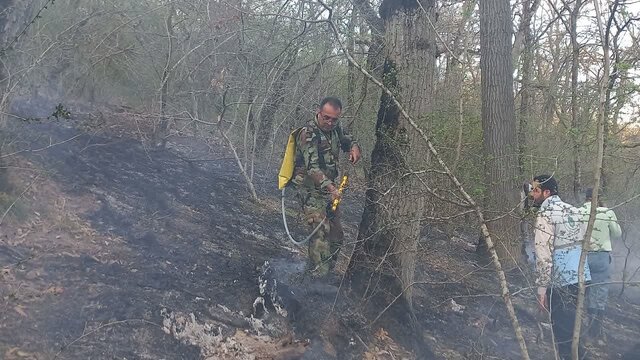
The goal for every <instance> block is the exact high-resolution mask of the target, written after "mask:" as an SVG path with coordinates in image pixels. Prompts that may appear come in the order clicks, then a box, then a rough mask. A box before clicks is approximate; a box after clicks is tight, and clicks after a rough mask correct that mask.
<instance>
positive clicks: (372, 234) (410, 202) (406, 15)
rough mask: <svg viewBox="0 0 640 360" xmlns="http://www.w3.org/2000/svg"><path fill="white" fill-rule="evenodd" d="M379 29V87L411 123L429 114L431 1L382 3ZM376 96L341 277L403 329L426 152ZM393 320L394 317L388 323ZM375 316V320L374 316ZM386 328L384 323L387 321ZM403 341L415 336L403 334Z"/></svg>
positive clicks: (408, 315)
mask: <svg viewBox="0 0 640 360" xmlns="http://www.w3.org/2000/svg"><path fill="white" fill-rule="evenodd" d="M380 15H381V17H382V19H383V21H384V29H385V33H384V34H385V35H384V37H385V65H384V74H383V79H384V80H383V81H384V83H385V85H386V86H387V87H388V88H389V89H390V90H391V91H392V92H393V93H394V95H395V96H396V97H397V98H398V99H399V100H400V101H401V102H402V103H403V104H405V105H406V109H407V111H408V112H409V114H410V115H412V116H414V117H415V118H421V117H422V118H423V117H424V115H426V114H428V113H429V112H431V111H432V108H433V104H432V102H433V89H434V80H435V59H436V42H435V33H434V30H433V27H432V26H431V24H430V22H432V23H433V22H435V10H434V1H433V0H421V1H419V2H413V1H402V0H385V1H383V3H382V5H381V7H380ZM419 137H420V136H419V134H418V132H417V131H416V130H415V129H414V128H413V127H411V125H410V124H409V122H408V121H407V119H405V118H404V117H403V116H402V115H401V114H400V112H399V110H398V108H397V107H396V106H395V105H394V103H393V101H392V100H391V98H390V97H389V96H388V95H387V94H386V93H383V95H382V97H381V100H380V107H379V110H378V118H377V123H376V143H375V146H374V149H373V152H372V155H371V171H370V178H369V184H368V188H369V190H368V191H367V193H366V204H365V209H364V213H363V216H362V220H361V223H360V227H359V232H358V243H357V245H356V248H355V251H354V255H353V257H352V259H351V263H350V264H349V269H348V274H347V275H348V277H349V279H350V280H351V288H352V290H353V292H354V293H355V294H357V295H359V296H362V299H363V300H364V302H363V304H364V305H365V309H367V310H369V311H375V312H379V311H380V310H381V309H384V308H385V307H386V306H387V305H389V304H391V303H394V305H393V306H392V307H391V308H390V309H389V315H390V316H389V317H387V318H386V319H385V320H386V321H385V323H387V326H388V324H389V323H388V321H396V322H398V323H400V325H401V326H404V327H405V328H406V326H407V324H412V325H416V322H415V316H413V308H412V303H411V299H412V292H413V291H412V284H413V281H414V271H415V263H416V251H417V243H418V239H419V235H420V228H421V226H420V220H419V219H420V218H421V217H422V215H423V212H424V197H423V195H422V194H421V192H422V190H421V180H422V179H419V176H421V175H419V174H417V172H418V171H419V170H421V169H423V168H424V166H425V160H424V159H425V153H426V149H425V148H424V145H423V144H422V143H421V141H420V140H419ZM391 314H393V315H391ZM374 315H377V313H374ZM392 318H393V320H390V319H392ZM409 333H410V335H411V336H410V337H409V338H411V337H414V336H413V335H416V336H415V337H420V336H421V335H420V333H416V332H415V331H409Z"/></svg>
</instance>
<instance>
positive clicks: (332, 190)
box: [327, 184, 340, 203]
mask: <svg viewBox="0 0 640 360" xmlns="http://www.w3.org/2000/svg"><path fill="white" fill-rule="evenodd" d="M327 192H328V193H329V194H330V195H331V202H332V203H333V201H334V200H335V199H339V198H340V193H339V192H338V188H337V187H336V186H335V185H333V184H331V185H329V186H327Z"/></svg>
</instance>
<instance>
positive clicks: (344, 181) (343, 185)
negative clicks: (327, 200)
mask: <svg viewBox="0 0 640 360" xmlns="http://www.w3.org/2000/svg"><path fill="white" fill-rule="evenodd" d="M348 180H349V178H348V177H347V175H344V176H343V177H342V181H340V186H339V187H338V194H339V195H340V196H339V197H338V198H337V199H334V200H333V203H332V204H331V210H333V211H336V209H337V208H338V205H340V201H341V200H342V193H343V192H344V189H345V188H346V187H347V182H348Z"/></svg>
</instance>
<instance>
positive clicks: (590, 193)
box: [584, 188, 593, 200]
mask: <svg viewBox="0 0 640 360" xmlns="http://www.w3.org/2000/svg"><path fill="white" fill-rule="evenodd" d="M584 198H585V199H587V200H591V199H593V188H588V189H587V190H585V191H584Z"/></svg>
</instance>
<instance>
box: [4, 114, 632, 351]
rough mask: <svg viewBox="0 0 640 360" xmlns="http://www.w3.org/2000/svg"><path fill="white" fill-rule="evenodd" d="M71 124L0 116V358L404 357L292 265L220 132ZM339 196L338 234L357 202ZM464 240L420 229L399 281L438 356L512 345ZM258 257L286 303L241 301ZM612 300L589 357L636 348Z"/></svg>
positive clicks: (519, 300) (264, 179)
mask: <svg viewBox="0 0 640 360" xmlns="http://www.w3.org/2000/svg"><path fill="white" fill-rule="evenodd" d="M76 125H77V124H75V123H74V122H53V121H50V122H49V121H45V122H36V123H21V124H18V125H16V126H13V127H12V129H11V136H12V137H13V138H14V139H15V143H14V144H13V146H12V148H13V151H15V152H19V154H16V155H15V156H14V157H13V160H10V161H12V166H14V167H15V171H13V173H14V175H13V176H14V177H15V179H14V180H15V181H14V182H15V183H16V187H17V189H16V191H17V194H20V193H21V192H22V191H23V190H24V192H23V196H22V197H20V198H19V199H18V201H16V205H15V206H14V208H15V209H12V211H11V212H10V213H11V214H16V215H12V216H11V218H7V219H4V220H5V222H4V223H3V225H2V228H0V231H1V232H2V241H1V242H0V262H1V264H2V269H3V272H2V274H1V275H2V279H3V285H2V287H1V291H2V305H1V306H2V310H3V311H2V313H1V315H0V316H1V324H2V325H0V354H3V355H4V358H6V359H14V358H15V359H19V358H25V359H26V358H32V359H54V358H61V359H85V358H86V359H106V358H118V359H125V358H126V359H197V358H210V359H234V358H246V359H295V358H308V359H313V358H315V359H324V358H338V359H342V358H352V357H355V358H362V357H364V358H367V359H386V358H389V359H391V358H393V357H394V356H397V357H402V356H410V354H409V353H408V352H406V350H403V349H402V347H401V346H400V345H398V343H397V342H396V341H394V340H393V339H391V338H390V337H389V336H388V333H387V332H386V331H385V330H384V328H385V324H375V325H374V326H369V325H370V324H369V323H368V322H367V321H366V320H365V319H363V318H361V317H359V316H358V314H357V312H356V310H355V309H354V308H352V307H351V306H348V305H353V304H351V303H345V302H344V301H342V297H341V296H338V297H337V301H335V300H336V296H337V295H338V292H337V291H334V290H335V288H334V287H331V286H326V287H323V286H317V284H316V285H315V286H310V285H309V283H308V282H305V281H298V280H295V279H296V277H295V276H292V275H295V274H296V273H298V272H301V270H302V267H303V264H304V263H303V257H302V255H301V253H300V251H298V250H297V249H295V247H293V246H292V245H290V244H289V243H288V241H287V240H286V237H285V234H284V233H283V230H282V227H281V223H280V217H279V216H280V215H279V209H278V208H277V206H273V205H271V204H277V201H276V198H275V196H274V193H273V192H272V191H271V190H269V189H270V187H269V186H270V181H269V179H270V177H269V176H268V175H269V174H268V172H266V171H263V172H260V174H259V175H257V179H256V180H257V181H256V182H257V183H258V184H263V186H262V189H261V190H262V197H263V198H264V199H265V201H263V202H262V203H260V204H257V203H254V202H251V201H250V200H249V196H248V192H247V191H246V188H245V186H244V183H243V181H242V179H241V177H240V176H239V175H238V172H237V167H236V164H235V162H234V160H233V159H232V158H229V155H228V154H227V153H226V151H225V150H224V149H223V148H222V147H219V148H215V147H214V148H213V149H212V148H210V147H208V146H204V145H203V144H202V143H201V142H198V141H195V140H194V139H191V138H187V137H184V138H178V137H173V138H171V139H170V140H169V143H168V144H169V149H167V150H155V149H150V148H148V147H146V146H144V143H142V142H140V141H138V140H136V139H133V138H131V137H127V136H126V134H125V135H119V136H116V135H114V134H113V133H108V132H102V133H100V134H88V133H84V132H82V131H81V130H77V128H76ZM187 158H188V159H194V158H197V159H207V160H208V161H199V162H194V161H188V160H186V159H187ZM346 206H347V208H346V209H347V210H348V212H349V213H350V215H349V216H348V217H347V220H346V225H347V233H348V235H349V236H348V238H353V234H354V232H355V225H357V219H358V214H359V210H357V209H358V206H359V201H358V200H357V198H351V201H349V203H348V204H346ZM18 210H20V211H21V212H22V215H19V216H18V214H17V213H18V212H19V211H18ZM467 246H468V244H465V242H464V241H451V238H450V236H447V235H445V234H443V233H441V232H438V231H436V230H435V229H429V230H428V231H426V232H425V237H424V239H423V241H422V242H421V250H422V251H421V253H422V255H421V261H420V265H419V269H418V274H419V279H420V281H421V283H420V284H418V285H417V291H416V295H415V299H416V300H415V303H416V304H415V307H416V311H417V316H418V320H419V321H420V323H421V325H422V327H423V329H424V334H422V335H423V337H424V339H425V342H426V343H427V344H428V345H429V346H430V347H431V350H432V351H433V353H434V354H436V357H438V358H445V359H461V358H477V359H481V358H503V359H516V358H518V357H519V355H518V347H517V344H516V343H515V340H514V336H513V332H512V330H511V325H510V323H509V322H508V320H507V319H506V317H505V316H504V307H503V305H502V302H501V300H500V298H499V296H497V294H498V293H499V290H498V288H497V286H496V285H495V284H496V282H495V280H494V274H493V268H492V267H491V266H490V265H488V264H486V263H485V262H484V261H483V258H482V257H481V256H479V255H478V254H476V253H473V252H470V251H468V250H469V249H466V247H467ZM345 253H346V255H348V253H347V252H345ZM342 260H343V263H344V261H346V259H345V258H343V259H342ZM265 262H268V264H269V265H270V269H271V270H270V271H271V273H270V274H271V275H269V277H268V279H267V281H271V280H273V279H277V280H278V285H277V286H278V287H279V291H280V293H281V294H289V295H291V296H290V297H287V298H285V299H280V300H281V301H282V302H283V303H284V304H285V310H287V313H286V314H277V311H273V310H274V309H273V308H272V307H270V306H268V309H271V312H270V313H269V314H264V312H263V311H258V314H255V315H256V316H258V315H259V317H260V319H258V318H253V317H252V316H251V315H253V314H254V311H255V308H256V307H255V300H256V299H257V298H259V297H260V295H261V293H260V287H259V281H258V279H259V278H260V276H261V274H263V270H264V264H265ZM511 277H512V278H513V280H514V284H517V286H515V285H514V288H513V291H514V292H516V291H517V290H518V289H520V288H522V287H526V286H527V284H526V282H525V281H524V278H525V277H523V276H521V275H520V274H519V273H518V272H517V271H515V272H514V273H513V274H512V275H511ZM283 289H284V290H283ZM267 297H268V296H267ZM532 299H533V297H532V292H531V291H530V290H524V291H519V292H518V295H517V296H516V305H517V307H518V309H517V310H518V314H519V316H520V319H521V321H522V323H523V327H524V332H525V336H526V337H527V340H528V343H529V348H530V352H531V355H532V357H533V358H535V359H546V358H549V356H550V354H549V353H548V351H547V349H548V336H547V338H545V339H544V340H542V339H540V340H539V341H538V342H536V339H538V338H539V337H540V336H539V335H540V331H541V328H539V327H538V325H537V320H536V313H535V306H534V305H535V303H534V302H533V300H532ZM614 301H615V303H614V305H613V306H612V310H611V316H610V319H609V321H608V322H607V326H609V327H610V328H611V329H612V330H613V329H615V331H616V333H617V334H618V335H617V336H615V337H611V338H612V341H611V343H610V344H609V347H608V348H601V349H597V351H598V352H599V355H598V356H599V357H600V358H612V359H614V358H622V357H623V356H625V353H626V356H629V354H633V353H632V352H633V351H634V350H633V347H634V346H636V348H637V345H635V343H636V341H637V339H636V338H635V335H634V334H635V332H636V331H637V327H638V322H637V319H636V318H637V309H638V307H637V305H634V304H632V303H629V302H625V301H624V299H615V300H614ZM268 302H269V300H268V299H267V303H268ZM334 302H335V307H334ZM258 307H260V306H259V305H258ZM634 312H635V314H634ZM631 314H634V316H630V315H631ZM282 315H284V316H282ZM542 331H543V332H544V331H545V330H544V329H542ZM303 353H305V354H304V355H303ZM362 354H364V355H362ZM605 354H606V355H605Z"/></svg>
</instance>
